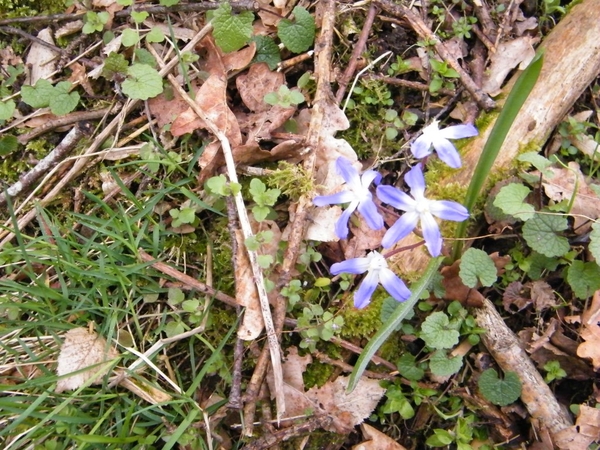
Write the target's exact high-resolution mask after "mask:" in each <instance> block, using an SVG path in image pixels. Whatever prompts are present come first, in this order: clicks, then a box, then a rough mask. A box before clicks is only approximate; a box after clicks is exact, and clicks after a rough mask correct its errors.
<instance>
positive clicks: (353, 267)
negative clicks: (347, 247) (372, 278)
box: [329, 258, 371, 275]
mask: <svg viewBox="0 0 600 450" xmlns="http://www.w3.org/2000/svg"><path fill="white" fill-rule="evenodd" d="M370 263H371V260H370V259H369V258H352V259H347V260H346V261H341V262H339V263H335V264H332V265H331V268H330V269H329V271H330V272H331V274H332V275H339V274H340V273H351V274H353V275H358V274H360V273H365V272H366V271H367V270H369V264H370Z"/></svg>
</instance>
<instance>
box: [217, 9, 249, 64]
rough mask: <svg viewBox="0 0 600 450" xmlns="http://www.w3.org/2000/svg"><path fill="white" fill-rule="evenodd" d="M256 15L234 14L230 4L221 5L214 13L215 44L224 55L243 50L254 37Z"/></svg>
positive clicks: (246, 13) (247, 13)
mask: <svg viewBox="0 0 600 450" xmlns="http://www.w3.org/2000/svg"><path fill="white" fill-rule="evenodd" d="M253 21H254V14H252V13H251V12H250V11H243V12H241V13H239V14H232V12H231V5H230V4H229V3H221V6H219V8H218V9H216V10H215V11H214V15H213V19H212V26H213V36H214V37H215V42H216V44H217V45H218V46H219V48H220V49H221V50H223V52H224V53H229V52H234V51H236V50H239V49H240V48H242V47H243V46H244V45H246V43H247V42H248V41H249V40H250V37H251V36H252V22H253Z"/></svg>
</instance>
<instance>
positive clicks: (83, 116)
mask: <svg viewBox="0 0 600 450" xmlns="http://www.w3.org/2000/svg"><path fill="white" fill-rule="evenodd" d="M121 107H122V105H120V104H116V105H114V106H112V107H110V108H102V109H97V110H95V111H77V112H74V113H70V114H67V115H66V116H63V117H58V118H56V119H52V120H49V121H48V122H46V123H45V124H44V125H42V126H41V127H37V128H34V129H33V130H31V131H30V132H29V133H25V134H22V135H20V136H19V137H18V138H17V141H19V144H26V143H27V142H29V141H30V140H32V139H35V138H36V137H38V136H41V135H42V134H44V133H47V132H49V131H51V130H54V129H55V128H59V127H64V126H66V125H71V124H72V123H77V122H80V121H83V120H95V119H101V118H102V117H104V116H106V115H110V114H116V113H117V112H118V111H119V109H121Z"/></svg>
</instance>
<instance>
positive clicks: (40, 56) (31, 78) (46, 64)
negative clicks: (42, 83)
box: [25, 28, 60, 86]
mask: <svg viewBox="0 0 600 450" xmlns="http://www.w3.org/2000/svg"><path fill="white" fill-rule="evenodd" d="M37 38H38V39H41V40H42V41H44V42H47V43H48V44H52V45H55V44H54V39H53V37H52V29H51V28H44V29H43V30H41V31H40V32H39V33H38V35H37ZM59 56H60V55H59V54H58V53H56V52H55V51H53V50H52V49H50V48H48V47H46V46H45V45H42V44H38V43H37V42H34V43H33V44H31V49H30V50H29V53H28V55H27V58H26V60H25V64H26V65H27V67H30V68H31V69H30V70H27V71H26V72H27V78H26V81H25V84H30V85H31V86H33V85H35V83H37V81H38V80H40V79H42V78H43V79H48V78H50V77H51V75H52V73H53V72H54V71H55V70H56V62H57V61H58V57H59Z"/></svg>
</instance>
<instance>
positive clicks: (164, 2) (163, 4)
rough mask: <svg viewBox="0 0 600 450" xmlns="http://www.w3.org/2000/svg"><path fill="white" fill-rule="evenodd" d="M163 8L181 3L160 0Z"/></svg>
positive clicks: (177, 0) (176, 0)
mask: <svg viewBox="0 0 600 450" xmlns="http://www.w3.org/2000/svg"><path fill="white" fill-rule="evenodd" d="M159 3H160V4H161V5H162V6H175V5H176V4H177V3H179V0H160V2H159Z"/></svg>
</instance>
